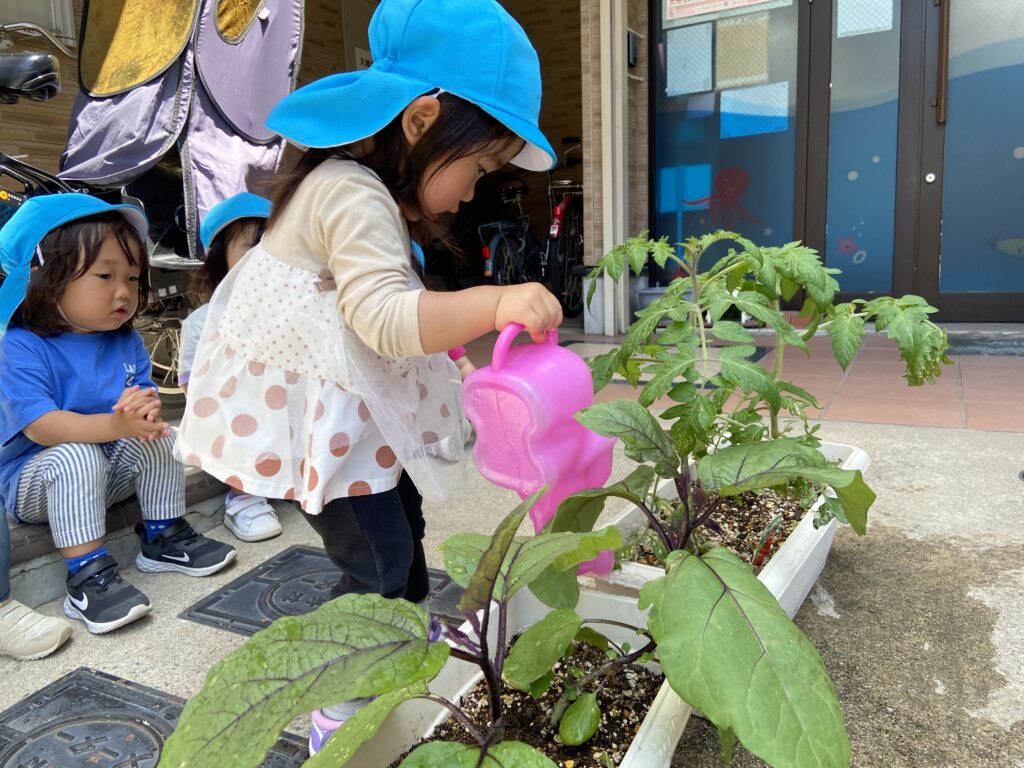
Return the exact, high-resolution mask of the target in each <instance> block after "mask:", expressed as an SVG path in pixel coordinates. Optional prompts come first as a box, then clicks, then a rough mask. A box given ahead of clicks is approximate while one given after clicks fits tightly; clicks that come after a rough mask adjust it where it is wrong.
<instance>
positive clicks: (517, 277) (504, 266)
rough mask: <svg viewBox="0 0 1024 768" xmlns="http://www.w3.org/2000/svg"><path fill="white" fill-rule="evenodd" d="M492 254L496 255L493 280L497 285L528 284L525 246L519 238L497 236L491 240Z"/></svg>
mask: <svg viewBox="0 0 1024 768" xmlns="http://www.w3.org/2000/svg"><path fill="white" fill-rule="evenodd" d="M490 248H491V253H492V254H493V255H494V266H493V272H492V274H493V278H492V279H493V280H494V283H495V284H496V285H515V284H517V283H525V282H527V279H528V278H527V276H526V270H524V269H523V263H522V252H523V244H522V241H520V240H519V239H518V238H515V237H509V236H508V235H505V234H497V235H495V236H494V237H493V238H492V239H491V244H490Z"/></svg>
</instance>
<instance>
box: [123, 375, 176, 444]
mask: <svg viewBox="0 0 1024 768" xmlns="http://www.w3.org/2000/svg"><path fill="white" fill-rule="evenodd" d="M112 410H113V411H114V416H113V418H114V424H115V429H116V430H117V431H118V433H119V434H123V435H124V436H125V437H137V438H139V439H140V440H142V441H143V442H146V441H148V440H157V439H159V438H161V437H165V436H167V435H169V434H170V432H169V431H168V427H169V426H170V425H169V424H167V423H166V422H164V421H161V419H160V398H159V397H157V392H156V390H155V389H142V388H140V387H139V386H134V387H128V388H127V389H125V390H124V392H122V393H121V397H119V398H118V400H117V403H116V404H115V405H114V407H113V409H112Z"/></svg>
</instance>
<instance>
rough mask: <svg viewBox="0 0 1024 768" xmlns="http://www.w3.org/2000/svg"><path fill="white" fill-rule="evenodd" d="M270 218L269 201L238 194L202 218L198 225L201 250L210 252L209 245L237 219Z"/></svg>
mask: <svg viewBox="0 0 1024 768" xmlns="http://www.w3.org/2000/svg"><path fill="white" fill-rule="evenodd" d="M269 217H270V201H269V200H267V199H266V198H265V197H260V196H259V195H254V194H253V193H252V192H239V193H238V194H237V195H232V196H231V197H229V198H227V199H226V200H221V201H220V202H219V203H217V204H216V205H215V206H213V208H211V209H210V210H209V211H207V213H206V215H205V216H203V223H202V224H200V225H199V239H200V240H201V241H202V243H203V248H205V249H206V250H210V243H212V242H213V239H214V238H215V237H217V235H219V234H220V231H221V230H222V229H224V227H226V226H227V225H228V224H230V223H231V222H232V221H238V220H239V219H266V218H269Z"/></svg>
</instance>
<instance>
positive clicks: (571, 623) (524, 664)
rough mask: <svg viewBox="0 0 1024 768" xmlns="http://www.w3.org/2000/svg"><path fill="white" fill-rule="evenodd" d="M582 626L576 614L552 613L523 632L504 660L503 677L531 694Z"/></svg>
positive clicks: (561, 611) (566, 612) (570, 612)
mask: <svg viewBox="0 0 1024 768" xmlns="http://www.w3.org/2000/svg"><path fill="white" fill-rule="evenodd" d="M581 626H583V619H581V618H580V617H579V616H578V615H577V614H576V611H571V610H558V611H552V612H551V613H549V614H548V615H547V616H545V617H544V618H543V619H541V620H540V621H538V622H536V623H535V624H531V625H530V626H529V627H527V628H526V629H524V630H523V632H522V634H520V635H519V638H518V639H517V640H516V642H515V644H514V645H513V646H512V648H511V650H510V651H509V653H508V658H507V659H506V660H505V667H504V669H503V670H502V675H503V676H504V678H505V681H506V682H507V683H508V684H509V685H511V686H512V687H513V688H516V689H518V690H520V691H529V690H530V685H531V684H532V683H533V681H534V680H536V679H537V678H539V677H541V676H542V675H545V674H547V673H548V672H550V671H551V669H552V667H554V666H555V662H556V661H558V660H559V659H560V658H562V656H563V655H565V649H566V648H568V647H569V645H570V643H572V641H573V638H575V637H576V632H577V631H578V630H579V628H580V627H581Z"/></svg>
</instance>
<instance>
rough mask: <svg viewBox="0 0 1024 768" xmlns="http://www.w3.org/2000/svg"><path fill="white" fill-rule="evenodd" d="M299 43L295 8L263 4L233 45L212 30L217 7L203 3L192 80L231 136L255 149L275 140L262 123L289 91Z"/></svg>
mask: <svg viewBox="0 0 1024 768" xmlns="http://www.w3.org/2000/svg"><path fill="white" fill-rule="evenodd" d="M301 39H302V3H301V2H298V3H297V2H295V1H294V0H264V2H263V6H262V8H260V10H259V12H258V13H257V15H256V19H255V21H254V22H253V23H252V25H251V26H250V27H249V29H247V30H246V32H245V35H244V36H243V37H242V38H241V39H240V40H239V41H238V42H235V43H232V42H229V41H228V40H226V39H225V38H224V37H223V36H222V35H221V34H220V31H219V30H218V29H217V3H216V2H214V1H213V0H209V2H207V3H206V5H205V6H204V8H203V14H202V16H201V17H200V19H199V31H198V35H197V37H196V41H195V47H196V70H197V72H198V75H199V77H198V79H199V81H200V82H201V83H202V84H203V85H204V86H205V87H206V92H207V93H208V94H209V95H210V98H211V99H212V100H213V103H214V104H215V105H216V107H217V109H218V110H219V111H220V113H221V115H222V116H223V117H224V119H225V120H226V121H227V123H228V125H229V126H231V128H232V129H233V130H234V131H235V133H238V134H241V135H242V136H244V137H246V138H247V139H249V141H252V142H255V143H260V144H262V143H266V142H270V141H275V140H276V139H277V134H276V133H273V132H272V131H270V130H268V129H267V127H266V126H265V125H264V122H265V121H266V119H267V115H269V114H270V110H271V109H273V107H274V105H275V104H277V102H279V101H280V100H281V99H283V98H284V97H285V96H287V95H288V93H290V92H291V90H292V88H293V87H294V85H295V77H296V74H297V69H298V67H297V66H296V65H297V63H298V60H297V53H298V45H299V41H300V40H301ZM239 73H243V74H242V75H241V76H240V74H239Z"/></svg>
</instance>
